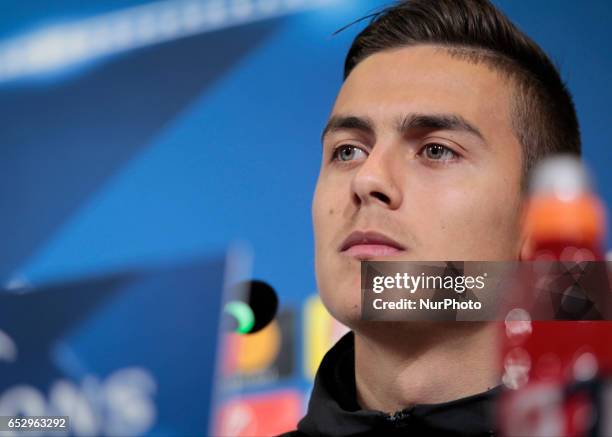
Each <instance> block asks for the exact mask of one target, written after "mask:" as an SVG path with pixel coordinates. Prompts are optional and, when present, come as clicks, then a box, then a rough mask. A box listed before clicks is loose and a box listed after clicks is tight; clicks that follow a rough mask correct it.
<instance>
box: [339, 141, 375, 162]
mask: <svg viewBox="0 0 612 437" xmlns="http://www.w3.org/2000/svg"><path fill="white" fill-rule="evenodd" d="M365 156H367V155H366V152H364V151H363V150H362V149H361V148H359V147H357V146H353V145H350V144H343V145H341V146H338V147H336V148H335V149H334V152H333V154H332V159H333V160H334V161H354V160H355V159H363V157H365Z"/></svg>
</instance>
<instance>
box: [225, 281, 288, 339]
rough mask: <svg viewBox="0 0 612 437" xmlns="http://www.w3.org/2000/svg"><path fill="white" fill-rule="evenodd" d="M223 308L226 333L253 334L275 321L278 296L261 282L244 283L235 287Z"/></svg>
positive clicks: (266, 284)
mask: <svg viewBox="0 0 612 437" xmlns="http://www.w3.org/2000/svg"><path fill="white" fill-rule="evenodd" d="M230 296H231V297H230V299H229V301H228V302H227V303H226V304H225V306H224V308H223V318H224V324H223V326H224V328H225V331H226V332H234V333H237V334H253V333H255V332H258V331H261V330H262V329H263V328H265V327H266V326H268V324H269V323H270V322H271V321H272V320H274V317H275V316H276V311H277V309H278V296H277V295H276V292H275V291H274V288H272V286H271V285H270V284H268V283H266V282H264V281H261V280H256V279H254V280H251V281H243V282H240V283H239V284H237V285H235V286H234V287H233V288H232V291H231V293H230Z"/></svg>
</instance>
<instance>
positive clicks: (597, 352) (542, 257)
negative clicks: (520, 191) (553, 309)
mask: <svg viewBox="0 0 612 437" xmlns="http://www.w3.org/2000/svg"><path fill="white" fill-rule="evenodd" d="M604 211H605V209H604V207H603V204H602V203H601V201H600V200H599V199H598V198H597V197H596V196H595V195H594V194H593V193H592V192H591V189H590V185H589V183H588V177H587V174H586V172H585V170H584V167H583V166H582V165H581V163H580V162H579V161H578V160H576V159H574V158H570V157H555V158H552V159H550V160H548V161H545V162H544V163H543V164H542V165H541V166H540V167H539V168H538V169H536V171H535V172H534V179H533V181H532V184H531V192H530V200H529V203H528V207H527V212H526V219H525V222H524V226H525V232H526V235H528V236H529V240H528V241H530V245H529V246H528V247H526V250H525V251H524V253H523V260H525V261H571V262H575V263H582V262H583V261H603V260H604V250H603V242H604V241H605V223H606V219H605V212H604ZM603 267H604V269H605V266H603ZM536 271H537V269H536ZM536 276H537V274H536ZM604 278H605V275H604ZM537 279H538V278H537V277H533V276H532V277H530V278H529V280H528V281H523V282H520V281H519V283H521V284H523V285H525V284H526V287H525V289H523V290H521V291H520V292H523V293H530V292H533V293H534V294H535V292H536V287H537V282H538V281H537ZM609 281H610V279H609V274H608V278H607V279H604V280H603V281H601V282H600V283H599V284H600V285H596V286H597V287H601V289H602V290H603V289H607V290H609ZM606 282H607V283H606ZM530 288H531V289H530ZM511 313H512V312H511ZM501 344H502V347H501V365H502V369H503V372H504V375H503V382H504V384H505V385H506V387H507V388H508V390H507V391H506V392H505V393H504V395H503V396H502V402H501V403H500V409H499V411H498V412H499V423H500V430H501V432H502V434H503V435H512V436H520V435H524V436H530V437H535V436H595V435H612V383H610V381H612V322H608V321H603V320H599V321H558V320H554V321H538V320H531V317H530V314H529V312H528V311H526V310H523V309H515V310H514V312H513V313H512V314H510V313H509V314H508V317H507V318H506V322H505V324H504V329H503V332H502V342H501Z"/></svg>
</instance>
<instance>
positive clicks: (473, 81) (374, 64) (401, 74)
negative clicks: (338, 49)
mask: <svg viewBox="0 0 612 437" xmlns="http://www.w3.org/2000/svg"><path fill="white" fill-rule="evenodd" d="M511 92H512V85H511V83H510V82H509V80H508V79H506V78H505V77H504V76H503V75H502V74H500V73H498V72H497V71H495V70H493V69H492V68H491V67H489V66H488V65H487V64H485V63H484V62H480V63H475V62H472V61H469V60H466V59H461V58H458V57H453V56H451V55H450V54H449V53H448V52H447V51H446V50H445V49H444V48H442V47H435V46H424V45H421V46H412V47H404V48H399V49H393V50H387V51H383V52H379V53H376V54H374V55H371V56H369V57H367V58H366V59H364V60H363V61H362V62H361V63H359V64H358V65H357V66H356V67H355V68H354V70H353V71H352V72H351V74H350V75H349V77H348V78H347V79H346V81H345V82H344V84H343V86H342V88H341V90H340V93H339V94H338V97H337V99H336V103H335V105H334V108H333V111H332V113H333V114H343V115H344V114H351V115H358V116H368V117H370V118H371V119H372V120H374V121H375V122H376V123H384V122H386V121H390V120H391V119H392V118H394V117H397V116H398V115H401V114H406V113H454V114H457V115H460V116H462V117H464V118H465V119H467V120H469V121H470V122H472V123H473V124H476V125H477V126H478V128H479V129H481V130H482V131H483V133H484V134H485V136H486V133H487V131H489V132H488V133H489V134H493V133H494V132H496V130H497V131H498V132H499V129H500V128H501V127H502V126H501V125H503V126H504V127H505V128H507V129H510V126H511V122H510V99H511ZM499 133H500V134H501V133H502V132H499Z"/></svg>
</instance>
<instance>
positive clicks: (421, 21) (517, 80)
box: [344, 0, 581, 186]
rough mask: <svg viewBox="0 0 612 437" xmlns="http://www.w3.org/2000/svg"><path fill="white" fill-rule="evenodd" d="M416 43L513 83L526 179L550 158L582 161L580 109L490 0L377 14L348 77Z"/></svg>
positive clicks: (428, 1) (411, 0) (419, 1)
mask: <svg viewBox="0 0 612 437" xmlns="http://www.w3.org/2000/svg"><path fill="white" fill-rule="evenodd" d="M366 18H369V17H366ZM418 44H432V45H437V46H442V47H446V48H447V49H448V52H449V53H450V54H451V56H455V57H458V58H461V59H466V60H468V61H470V62H475V63H479V62H485V63H487V64H488V65H490V66H491V67H493V68H495V69H496V70H497V71H499V72H501V73H502V74H504V75H506V76H507V77H508V78H510V79H511V80H512V81H513V83H514V84H515V90H514V93H513V94H514V96H513V102H512V108H511V113H512V127H513V130H514V132H515V135H516V137H517V139H518V140H519V142H520V143H521V145H522V149H523V175H524V177H523V181H526V180H527V177H526V176H527V175H528V174H529V172H530V170H531V169H532V168H533V166H534V164H536V163H537V162H538V161H539V160H540V159H541V158H542V157H544V156H547V155H550V154H554V153H569V154H574V155H580V152H581V150H580V149H581V146H580V128H579V125H578V119H577V116H576V110H575V108H574V103H573V101H572V97H571V95H570V93H569V91H568V90H567V87H566V86H565V84H564V83H563V81H562V80H561V77H560V75H559V72H558V71H557V69H556V68H555V66H554V65H553V63H552V62H551V60H550V59H549V58H548V56H547V55H546V53H544V51H543V50H542V49H541V48H540V47H539V46H538V45H537V44H536V43H535V42H534V41H533V40H532V39H530V38H529V37H528V36H527V35H525V34H524V33H522V32H521V31H520V30H519V29H517V27H516V26H515V25H514V24H513V23H512V22H511V21H510V20H509V19H508V18H507V17H506V16H505V15H504V14H503V13H502V12H500V11H499V10H498V9H497V8H496V7H495V6H493V5H492V4H491V3H490V2H489V1H488V0H403V1H399V2H397V3H395V4H394V5H392V6H389V7H387V8H385V9H383V10H382V11H380V12H377V13H375V14H373V15H372V19H371V21H370V23H369V25H368V26H367V27H366V28H365V29H364V30H363V31H361V33H359V34H358V35H357V37H356V38H355V40H354V41H353V44H352V46H351V48H350V50H349V52H348V54H347V56H346V60H345V64H344V79H345V80H346V78H347V77H348V76H349V74H350V73H351V71H353V69H354V68H355V67H356V66H357V64H359V63H360V62H361V61H363V60H364V59H365V58H367V57H368V56H370V55H373V54H375V53H378V52H381V51H384V50H388V49H395V48H400V47H408V46H413V45H418ZM524 185H525V184H523V186H524Z"/></svg>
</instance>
